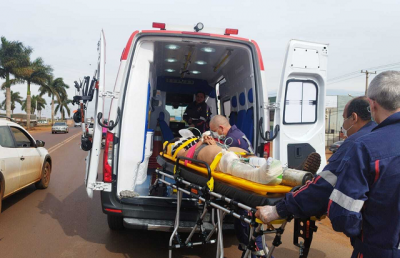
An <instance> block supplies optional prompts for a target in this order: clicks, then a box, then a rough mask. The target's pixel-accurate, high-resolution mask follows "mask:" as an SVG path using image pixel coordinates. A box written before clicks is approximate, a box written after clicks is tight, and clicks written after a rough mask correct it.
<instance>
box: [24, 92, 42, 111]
mask: <svg viewBox="0 0 400 258" xmlns="http://www.w3.org/2000/svg"><path fill="white" fill-rule="evenodd" d="M26 103H27V100H24V101H22V110H25V111H26V108H27V106H26ZM46 105H47V102H46V100H45V99H44V98H42V97H41V96H39V95H32V98H31V108H30V110H31V111H30V112H31V114H32V115H33V114H35V112H36V110H37V111H38V112H40V111H42V110H43V109H44V108H45V107H46Z"/></svg>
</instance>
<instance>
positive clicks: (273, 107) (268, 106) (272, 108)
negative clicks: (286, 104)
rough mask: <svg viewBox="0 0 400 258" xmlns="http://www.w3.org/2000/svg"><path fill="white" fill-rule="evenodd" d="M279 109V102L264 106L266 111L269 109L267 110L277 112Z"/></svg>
mask: <svg viewBox="0 0 400 258" xmlns="http://www.w3.org/2000/svg"><path fill="white" fill-rule="evenodd" d="M279 107H280V103H278V102H275V103H269V104H264V109H267V110H275V109H279Z"/></svg>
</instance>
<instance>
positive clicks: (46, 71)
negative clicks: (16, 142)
mask: <svg viewBox="0 0 400 258" xmlns="http://www.w3.org/2000/svg"><path fill="white" fill-rule="evenodd" d="M52 71H53V69H52V68H51V67H50V66H48V65H45V64H44V62H43V59H42V58H40V57H39V58H36V59H35V60H34V61H33V62H31V61H29V65H28V66H27V67H24V68H23V71H22V72H21V73H20V74H19V77H20V78H21V79H23V80H24V81H26V82H27V85H28V87H27V93H26V102H27V104H26V108H27V109H26V114H30V113H31V83H33V84H36V85H40V86H41V85H44V84H46V81H47V79H48V77H49V76H50V75H51V72H52ZM30 121H31V119H30V116H29V115H27V117H26V124H27V127H28V129H29V127H30Z"/></svg>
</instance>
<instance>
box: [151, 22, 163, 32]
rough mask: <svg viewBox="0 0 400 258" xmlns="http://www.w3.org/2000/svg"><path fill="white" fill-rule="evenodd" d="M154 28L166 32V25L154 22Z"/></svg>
mask: <svg viewBox="0 0 400 258" xmlns="http://www.w3.org/2000/svg"><path fill="white" fill-rule="evenodd" d="M153 28H156V29H160V30H165V23H160V22H153Z"/></svg>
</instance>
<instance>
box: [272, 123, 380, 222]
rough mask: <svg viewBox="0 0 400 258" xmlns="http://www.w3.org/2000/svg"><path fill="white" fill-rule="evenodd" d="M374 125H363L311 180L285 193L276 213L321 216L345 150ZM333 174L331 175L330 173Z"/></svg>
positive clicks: (284, 216)
mask: <svg viewBox="0 0 400 258" xmlns="http://www.w3.org/2000/svg"><path fill="white" fill-rule="evenodd" d="M374 127H376V123H375V122H372V121H371V122H369V123H368V124H366V125H364V126H363V127H362V128H361V129H360V130H358V132H357V133H355V134H353V135H351V136H350V137H349V138H347V139H346V140H345V141H344V142H343V144H342V145H341V146H340V147H339V149H338V150H337V152H335V153H334V154H333V155H332V156H331V158H330V159H329V160H328V162H329V164H328V165H326V166H325V168H324V170H323V172H321V173H320V174H318V175H317V176H316V177H315V179H314V180H313V181H312V182H308V183H307V184H306V185H305V186H303V187H302V188H301V189H300V190H298V191H297V192H295V193H289V194H286V196H285V198H284V199H283V201H281V202H280V203H278V204H277V205H276V208H277V211H278V214H279V215H280V216H281V217H282V218H286V217H288V216H289V215H294V216H296V217H310V216H321V215H323V214H325V213H326V211H327V209H328V202H329V196H330V195H331V193H332V191H333V186H332V185H331V184H330V181H331V178H332V177H335V176H334V174H335V173H336V170H337V168H338V167H339V165H340V162H341V160H342V159H343V157H344V156H345V154H346V152H347V151H348V150H349V149H350V148H351V147H352V146H353V145H354V143H355V141H356V140H357V139H358V138H359V137H362V136H364V135H366V134H368V133H370V132H371V130H372V129H373V128H374ZM332 174H333V175H332Z"/></svg>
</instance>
